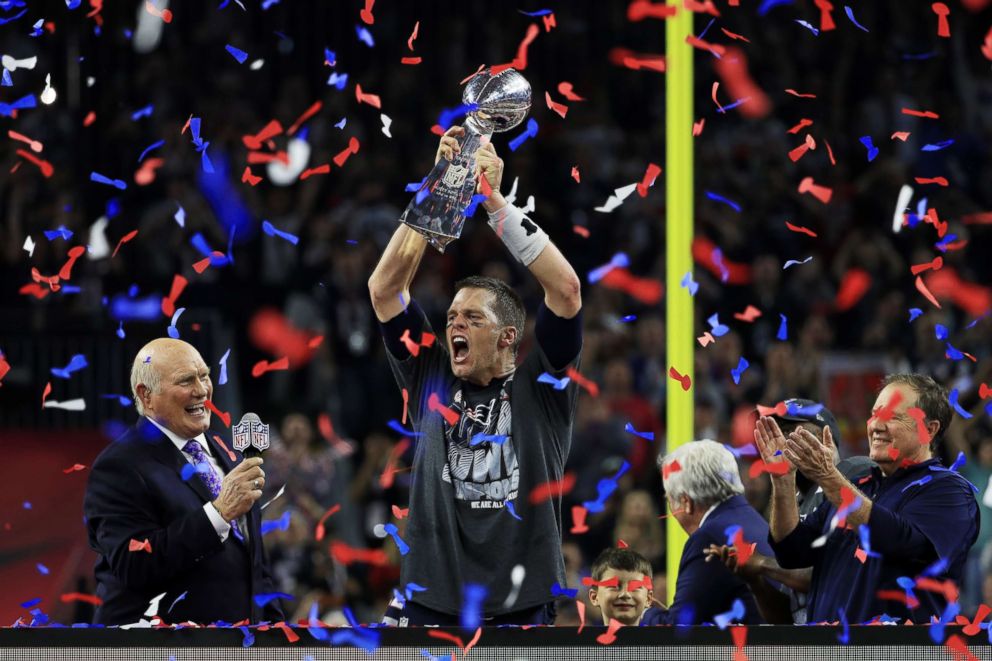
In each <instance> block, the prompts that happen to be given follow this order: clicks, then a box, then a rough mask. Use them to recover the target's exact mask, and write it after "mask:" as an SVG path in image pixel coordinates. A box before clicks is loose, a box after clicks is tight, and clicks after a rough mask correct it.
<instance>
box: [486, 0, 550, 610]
mask: <svg viewBox="0 0 992 661" xmlns="http://www.w3.org/2000/svg"><path fill="white" fill-rule="evenodd" d="M517 11H518V12H520V13H521V14H523V15H524V16H530V17H533V18H537V17H538V16H547V15H548V14H551V13H553V12H552V11H551V10H550V9H538V10H537V11H524V10H522V9H518V10H517ZM473 628H474V627H473Z"/></svg>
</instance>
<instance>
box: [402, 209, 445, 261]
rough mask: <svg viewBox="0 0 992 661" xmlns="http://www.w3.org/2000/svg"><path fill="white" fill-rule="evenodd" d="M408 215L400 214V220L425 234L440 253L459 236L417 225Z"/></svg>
mask: <svg viewBox="0 0 992 661" xmlns="http://www.w3.org/2000/svg"><path fill="white" fill-rule="evenodd" d="M406 217H407V213H406V212H404V213H403V215H402V216H400V222H401V223H403V224H404V225H406V226H407V227H409V228H410V229H412V230H414V231H415V232H417V233H419V234H421V235H423V237H424V238H425V239H427V243H429V244H430V245H431V246H433V247H434V249H435V250H437V251H438V252H439V253H442V254H443V253H444V249H445V248H447V247H448V244H449V243H451V242H452V241H454V240H455V239H457V238H458V235H457V234H456V235H454V236H452V235H450V234H445V233H444V232H434V231H432V230H429V229H427V228H426V227H421V226H420V225H417V224H415V223H411V222H408V221H407V219H406ZM419 220H422V219H419Z"/></svg>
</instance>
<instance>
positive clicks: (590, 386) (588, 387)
mask: <svg viewBox="0 0 992 661" xmlns="http://www.w3.org/2000/svg"><path fill="white" fill-rule="evenodd" d="M565 374H567V375H568V378H570V379H571V380H572V381H575V382H576V383H577V384H579V387H580V388H582V389H584V390H585V391H586V392H588V393H589V394H590V395H592V396H593V397H599V385H597V384H596V382H595V381H592V380H590V379H587V378H586V377H585V376H583V375H582V373H581V372H579V370H577V369H575V368H574V367H569V368H568V369H567V370H566V371H565Z"/></svg>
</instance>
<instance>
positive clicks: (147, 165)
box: [134, 158, 165, 186]
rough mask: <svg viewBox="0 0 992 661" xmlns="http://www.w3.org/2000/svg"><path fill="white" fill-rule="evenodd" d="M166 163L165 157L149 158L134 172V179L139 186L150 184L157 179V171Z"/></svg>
mask: <svg viewBox="0 0 992 661" xmlns="http://www.w3.org/2000/svg"><path fill="white" fill-rule="evenodd" d="M163 165H165V159H162V158H149V159H148V160H147V161H145V162H144V163H142V164H141V167H140V168H138V169H137V170H136V171H135V173H134V181H135V183H136V184H138V185H139V186H148V185H149V184H151V183H153V182H154V181H155V173H156V172H157V171H158V169H159V168H160V167H162V166H163Z"/></svg>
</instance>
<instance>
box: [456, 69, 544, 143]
mask: <svg viewBox="0 0 992 661" xmlns="http://www.w3.org/2000/svg"><path fill="white" fill-rule="evenodd" d="M462 103H465V104H474V105H475V106H476V109H475V110H473V111H472V112H470V113H469V114H468V118H467V119H466V122H465V124H466V125H467V126H468V128H470V129H471V130H473V131H475V132H476V133H482V134H486V133H502V132H503V131H509V130H510V129H512V128H515V127H516V126H518V125H519V124H520V123H521V122H523V121H524V120H525V119H526V118H527V113H528V112H530V103H531V90H530V83H528V82H527V79H526V78H524V77H523V76H522V75H520V73H519V72H518V71H517V70H516V69H504V70H502V71H500V72H499V73H497V74H496V75H495V76H494V75H492V69H490V68H487V69H484V70H483V71H480V72H479V73H477V74H476V75H475V76H473V77H472V78H471V80H469V81H468V84H467V85H465V91H464V92H463V93H462Z"/></svg>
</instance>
